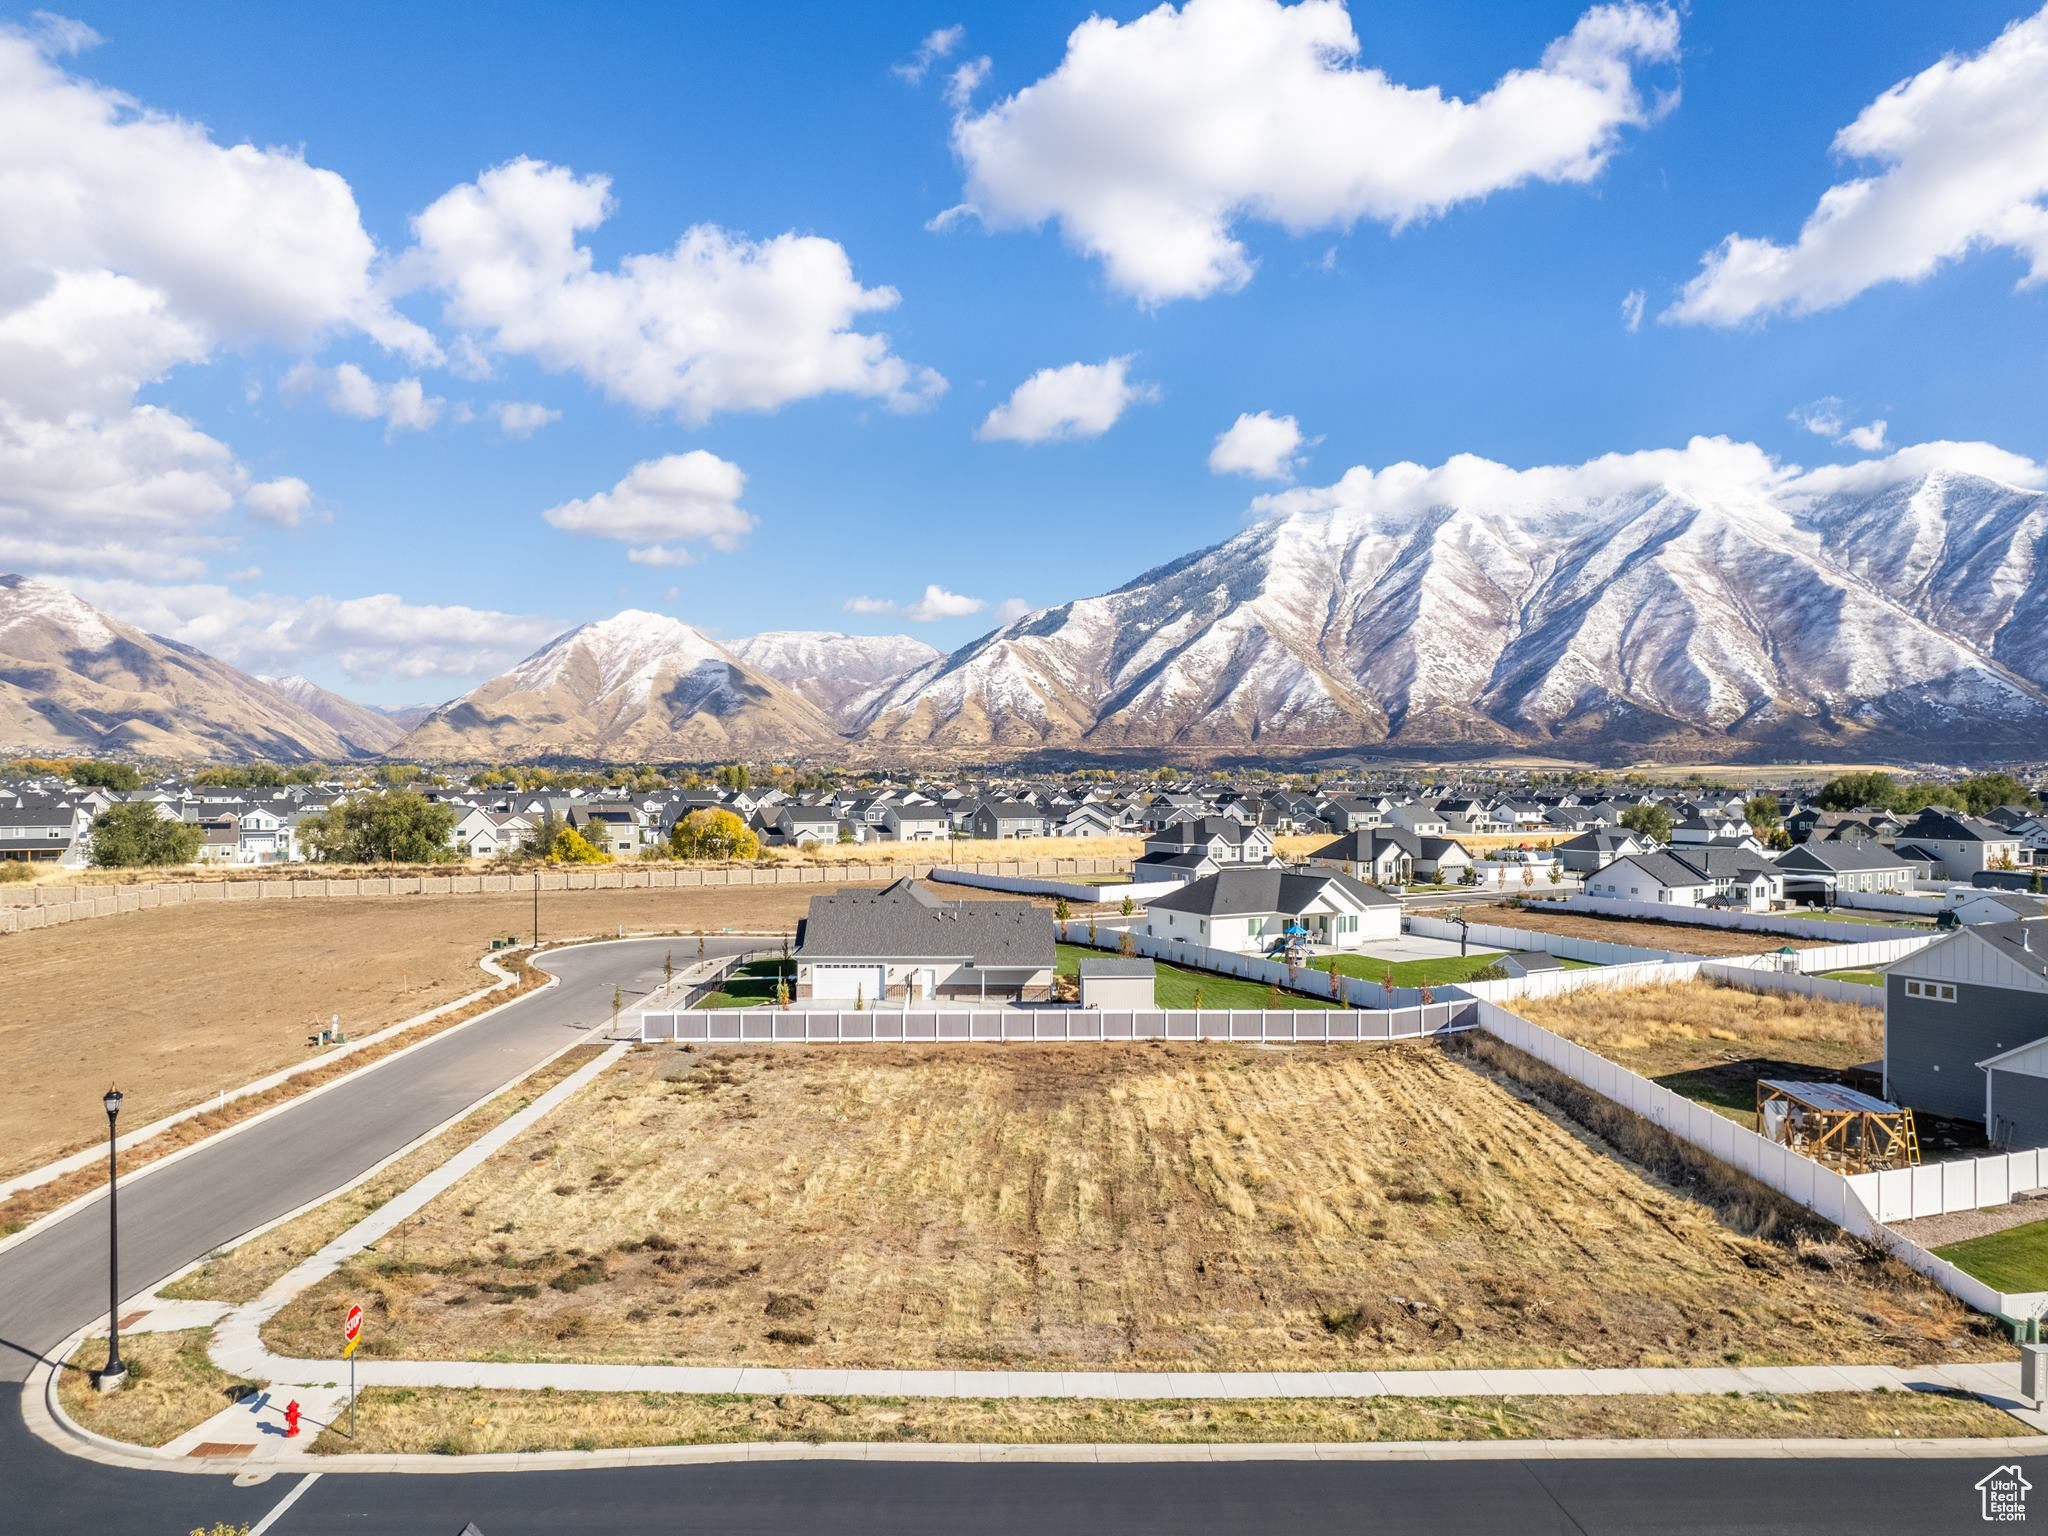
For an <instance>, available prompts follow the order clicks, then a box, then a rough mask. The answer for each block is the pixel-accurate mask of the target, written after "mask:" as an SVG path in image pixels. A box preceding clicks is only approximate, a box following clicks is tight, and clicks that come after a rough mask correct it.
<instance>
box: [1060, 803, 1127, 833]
mask: <svg viewBox="0 0 2048 1536" xmlns="http://www.w3.org/2000/svg"><path fill="white" fill-rule="evenodd" d="M1052 830H1053V835H1054V836H1055V837H1114V836H1116V835H1117V834H1118V832H1119V831H1120V830H1121V828H1120V827H1119V826H1118V823H1117V818H1116V814H1115V812H1113V811H1108V810H1105V809H1104V808H1103V807H1101V806H1099V805H1096V804H1094V803H1093V802H1086V803H1083V804H1081V805H1077V806H1075V807H1073V808H1072V809H1071V810H1069V811H1067V812H1066V813H1065V814H1064V815H1063V816H1061V817H1060V821H1059V825H1058V826H1056V827H1054V828H1053V829H1052Z"/></svg>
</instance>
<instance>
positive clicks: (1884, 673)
mask: <svg viewBox="0 0 2048 1536" xmlns="http://www.w3.org/2000/svg"><path fill="white" fill-rule="evenodd" d="M1593 467H1594V466H1587V468H1588V469H1592V468H1593ZM1402 468H1403V469H1404V470H1413V469H1414V468H1415V467H1414V466H1403V467H1402ZM1491 468H1495V469H1498V468H1499V467H1498V466H1491ZM1353 473H1354V476H1358V477H1362V478H1359V479H1354V478H1353V476H1347V477H1346V479H1345V480H1344V481H1342V482H1340V483H1339V484H1338V485H1336V486H1331V487H1327V488H1324V489H1322V490H1317V491H1304V492H1295V493H1283V494H1282V495H1280V496H1276V497H1273V498H1271V499H1270V500H1269V502H1268V503H1267V506H1268V509H1269V511H1270V514H1271V515H1269V516H1266V517H1265V518H1263V519H1262V520H1261V521H1259V522H1257V523H1256V524H1254V525H1253V526H1251V527H1249V528H1247V529H1246V530H1245V531H1244V532H1242V533H1240V534H1238V535H1237V536H1236V537H1234V538H1232V539H1229V540H1227V541H1226V542H1224V543H1222V544H1219V545H1217V546H1215V547H1214V548H1211V549H1207V550H1203V551H1201V552H1199V553H1197V554H1193V555H1190V556H1187V557H1186V558H1184V559H1181V560H1177V561H1174V562H1173V563H1171V564H1169V565H1164V566H1160V567H1159V568H1157V569H1155V570H1152V571H1149V572H1147V573H1146V574H1144V575H1143V576H1140V577H1139V578H1138V579H1137V580H1135V581H1133V582H1131V583H1130V584H1129V585H1127V586H1124V587H1121V588H1119V589H1117V590H1116V591H1114V592H1110V593H1107V594H1105V595H1103V596H1100V597H1092V598H1085V599H1082V600H1080V601H1078V602H1071V603H1065V604H1062V605H1060V606H1058V607H1055V608H1048V609H1044V610H1041V611H1040V612H1037V613H1033V614H1028V615H1026V616H1025V617H1023V618H1021V619H1018V620H1016V621H1015V622H1013V623H1010V624H1007V625H1005V626H1003V627H1002V628H1001V629H998V630H996V631H995V632H994V633H992V634H990V635H987V636H985V637H984V638H982V639H980V640H978V641H976V642H974V643H973V644H972V645H969V646H967V647H965V648H963V649H962V650H960V651H957V652H955V653H954V654H953V655H951V656H948V657H944V658H942V659H941V660H939V661H935V662H932V663H929V664H927V665H926V666H924V667H922V668H920V669H919V670H918V671H916V672H914V673H912V674H911V675H910V676H909V677H906V678H904V679H903V680H902V681H901V682H899V683H897V684H895V685H894V686H893V687H890V688H888V689H886V690H885V691H884V692H882V693H881V694H880V695H879V696H877V697H876V698H875V699H874V700H873V701H872V702H871V703H870V704H869V705H868V707H867V709H866V710H865V712H864V713H863V715H862V716H861V717H860V718H859V720H858V721H857V726H858V728H859V730H860V731H861V733H862V734H863V735H864V736H866V737H867V738H869V739H871V740H875V741H879V742H886V743H892V744H899V745H905V746H908V745H911V744H922V743H926V742H930V743H934V744H939V745H954V746H961V747H969V746H985V745H1001V746H1018V747H1022V746H1035V745H1039V744H1041V743H1045V744H1086V745H1091V746H1097V747H1103V748H1117V747H1144V746H1182V747H1238V746H1252V745H1264V746H1328V745H1338V744H1347V743H1350V744H1356V743H1374V742H1381V741H1395V742H1407V743H1443V742H1473V743H1502V744H1506V743H1511V742H1514V743H1557V744H1560V745H1573V746H1577V747H1581V748H1586V749H1593V750H1597V749H1599V748H1600V747H1602V746H1604V745H1608V744H1615V745H1619V744H1636V745H1642V744H1649V743H1653V742H1655V743H1664V744H1669V745H1700V746H1706V745H1710V744H1713V743H1715V742H1721V743H1723V744H1725V743H1726V742H1727V741H1728V740H1730V739H1731V738H1732V739H1733V740H1735V741H1739V742H1764V741H1772V742H1784V743H1786V744H1791V743H1797V742H1812V743H1815V744H1819V743H1822V742H1844V741H1847V740H1853V739H1867V740H1869V741H1871V742H1873V743H1876V742H1881V741H1898V742H1906V741H1912V742H1918V743H1940V744H1941V745H1943V746H1944V747H1945V748H1946V749H1947V750H1949V751H1951V752H1953V751H1956V750H1957V749H1958V748H1967V749H1973V750H1984V749H1988V748H1995V747H2008V748H2010V747H2019V746H2026V745H2031V746H2033V747H2035V748H2037V749H2038V747H2039V746H2040V744H2041V743H2042V742H2043V741H2048V623H2044V620H2048V536H2044V522H2048V496H2044V494H2043V493H2042V492H2041V491H2038V490H2032V489H2027V488H2025V487H2022V486H2018V485H2012V484H2007V483H2004V482H2001V481H1998V480H1995V479H1991V478H1988V477H1985V476H1981V475H1976V474H1965V473H1960V472H1957V471H1953V470H1941V471H1935V472H1931V473H1924V474H1920V475H1916V476H1910V477H1905V478H1902V479H1900V480H1898V481H1897V482H1896V483H1891V484H1884V485H1878V486H1869V487H1867V486H1862V485H1857V484H1831V483H1830V482H1829V481H1828V479H1826V478H1825V477H1823V476H1821V475H1819V474H1816V475H1812V476H1804V477H1776V478H1764V479H1760V480H1758V481H1756V482H1754V483H1747V484H1734V485H1732V486H1731V485H1729V484H1715V483H1712V480H1711V477H1707V482H1706V483H1684V482H1678V481H1666V482H1662V483H1650V484H1640V483H1639V484H1635V485H1623V486H1621V487H1620V488H1617V489H1613V490H1605V489H1596V490H1595V491H1594V492H1593V493H1591V494H1589V493H1587V492H1586V491H1585V490H1584V489H1582V488H1581V486H1582V484H1583V483H1584V482H1588V481H1590V482H1594V483H1595V484H1596V485H1597V483H1598V480H1599V477H1598V476H1593V475H1585V474H1579V475H1578V476H1577V477H1576V479H1574V480H1571V481H1570V482H1569V483H1568V484H1567V485H1566V486H1565V488H1564V489H1563V490H1562V491H1559V490H1557V489H1556V488H1555V487H1552V488H1551V493H1549V494H1545V493H1544V492H1545V486H1546V482H1545V481H1544V480H1542V479H1541V478H1540V476H1539V475H1538V472H1531V473H1530V474H1527V475H1512V476H1505V477H1506V479H1507V480H1508V481H1510V482H1511V483H1509V484H1507V485H1505V486H1503V485H1502V484H1500V483H1498V481H1497V480H1489V479H1487V478H1486V477H1485V476H1483V475H1469V476H1466V477H1465V479H1464V480H1462V481H1461V480H1459V479H1457V478H1455V477H1445V478H1444V480H1443V481H1442V483H1441V484H1439V483H1438V482H1436V481H1429V483H1428V485H1427V487H1426V488H1425V489H1423V490H1422V491H1420V492H1419V493H1417V494H1410V495H1401V494H1395V493H1393V492H1391V491H1390V490H1389V489H1388V476H1391V475H1392V473H1393V472H1391V471H1389V472H1386V475H1383V476H1382V477H1381V478H1380V479H1379V480H1378V481H1375V479H1374V477H1373V476H1372V475H1371V474H1370V472H1368V471H1354V472H1353ZM1431 473H1434V472H1431ZM1503 473H1504V475H1505V472H1503ZM1417 478H1418V479H1421V480H1427V479H1428V476H1427V475H1426V474H1425V473H1424V472H1421V471H1417ZM1618 478H1619V477H1618ZM1688 478H1690V477H1688Z"/></svg>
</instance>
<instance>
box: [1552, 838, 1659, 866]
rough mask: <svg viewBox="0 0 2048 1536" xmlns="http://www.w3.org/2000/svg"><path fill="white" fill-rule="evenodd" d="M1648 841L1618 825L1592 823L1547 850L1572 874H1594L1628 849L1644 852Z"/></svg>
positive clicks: (1628, 853)
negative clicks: (1609, 825)
mask: <svg viewBox="0 0 2048 1536" xmlns="http://www.w3.org/2000/svg"><path fill="white" fill-rule="evenodd" d="M1650 846H1651V845H1650V841H1649V839H1647V838H1643V837H1638V836H1636V834H1635V833H1633V832H1630V831H1627V830H1626V829H1624V828H1620V827H1594V828H1592V829H1591V830H1590V831H1586V832H1581V833H1580V834H1579V835H1578V836H1577V837H1570V838H1566V839H1565V840H1564V841H1563V842H1561V843H1559V844H1558V845H1557V846H1556V847H1555V848H1554V849H1552V850H1551V851H1552V852H1553V853H1555V854H1556V855H1557V861H1558V863H1560V864H1562V865H1563V866H1564V867H1565V869H1566V870H1567V871H1568V872H1569V873H1571V874H1574V875H1595V874H1598V873H1599V872H1600V871H1601V870H1603V869H1605V868H1606V867H1607V866H1608V865H1610V864H1612V863H1613V862H1614V861H1615V860H1616V859H1622V858H1627V857H1628V856H1629V855H1630V854H1632V853H1648V852H1649V851H1650Z"/></svg>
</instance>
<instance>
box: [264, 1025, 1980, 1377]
mask: <svg viewBox="0 0 2048 1536" xmlns="http://www.w3.org/2000/svg"><path fill="white" fill-rule="evenodd" d="M1773 1209H1774V1210H1775V1207H1773ZM1772 1221H1773V1224H1774V1225H1775V1226H1776V1227H1777V1237H1776V1239H1775V1240H1770V1241H1766V1240H1761V1239H1758V1238H1753V1237H1747V1236H1743V1235H1741V1234H1738V1233H1737V1232H1735V1231H1732V1230H1730V1229H1729V1228H1728V1227H1726V1226H1724V1225H1723V1224H1722V1223H1721V1222H1720V1221H1719V1220H1718V1219H1717V1218H1716V1216H1715V1215H1714V1213H1713V1211H1712V1210H1711V1209H1709V1208H1708V1207H1707V1206H1705V1205H1703V1204H1700V1203H1698V1202H1696V1201H1693V1200H1690V1199H1687V1198H1685V1197H1682V1196H1680V1195H1678V1194H1676V1193H1675V1192H1673V1191H1672V1190H1670V1189H1668V1188H1666V1187H1663V1186H1660V1185H1658V1184H1656V1183H1654V1182H1653V1181H1652V1180H1651V1179H1650V1178H1649V1177H1647V1176H1646V1175H1645V1174H1644V1173H1643V1172H1642V1171H1641V1170H1639V1169H1638V1168H1636V1167H1635V1166H1634V1165H1632V1164H1628V1163H1625V1162H1623V1161H1621V1160H1619V1159H1618V1158H1617V1157H1615V1156H1613V1155H1612V1154H1611V1153H1609V1152H1608V1151H1607V1150H1605V1149H1604V1147H1603V1146H1602V1145H1601V1144H1599V1143H1595V1142H1592V1141H1590V1140H1589V1139H1588V1138H1587V1137H1586V1136H1585V1134H1584V1133H1582V1132H1580V1131H1578V1130H1577V1129H1576V1128H1573V1127H1570V1126H1568V1125H1567V1124H1565V1123H1563V1122H1562V1121H1561V1120H1560V1119H1559V1118H1558V1117H1556V1116H1555V1115H1554V1114H1552V1113H1550V1112H1548V1111H1547V1110H1546V1109H1544V1108H1540V1107H1537V1106H1535V1105H1533V1104H1531V1103H1529V1102H1527V1101H1526V1099H1525V1098H1524V1097H1523V1096H1521V1095H1519V1094H1517V1093H1514V1092H1510V1091H1509V1089H1508V1088H1507V1087H1505V1086H1503V1085H1502V1084H1501V1083H1499V1082H1497V1081H1496V1080H1495V1079H1494V1078H1492V1077H1490V1076H1487V1075H1485V1074H1484V1073H1482V1072H1481V1071H1480V1070H1478V1069H1477V1068H1476V1067H1474V1066H1473V1065H1470V1064H1467V1062H1466V1061H1464V1060H1463V1059H1460V1058H1455V1057H1452V1056H1450V1055H1447V1054H1445V1053H1443V1052H1440V1051H1439V1050H1437V1049H1436V1048H1434V1047H1432V1046H1427V1045H1409V1046H1394V1047H1328V1048H1310V1049H1302V1050H1295V1051H1278V1050H1260V1049H1256V1048H1239V1047H1228V1046H1212V1045H1200V1046H1194V1045H1190V1046H1184V1047H1164V1046H1160V1047H1146V1048H1139V1049H1134V1050H1132V1049H1117V1048H1109V1049H1104V1048H1099V1047H1090V1048H1074V1047H1033V1046H1013V1047H996V1046H992V1047H985V1048H984V1047H953V1048H946V1049H943V1050H935V1049H918V1048H898V1047H882V1048H877V1049H872V1050H869V1049H862V1050H857V1051H856V1050H847V1051H832V1050H825V1049H792V1048H781V1049H768V1050H751V1051H750V1050H740V1049H734V1050H705V1049H699V1050H696V1051H689V1050H678V1049H675V1048H673V1047H654V1046H650V1047H644V1048H641V1049H640V1050H638V1051H635V1052H634V1053H632V1054H631V1055H629V1056H628V1057H627V1059H626V1060H625V1061H624V1062H623V1063H622V1064H621V1065H620V1066H619V1067H617V1068H615V1069H614V1070H613V1071H612V1072H611V1073H610V1074H608V1075H607V1076H606V1077H605V1078H603V1079H601V1080H600V1081H598V1082H596V1083H594V1084H592V1085H591V1086H590V1087H589V1088H588V1089H586V1090H585V1091H584V1092H583V1093H582V1094H581V1095H579V1096H578V1098H577V1099H576V1100H574V1101H572V1102H571V1103H570V1104H568V1105H565V1106H564V1107H563V1108H562V1109H561V1110H558V1111H557V1112H556V1114H555V1115H554V1116H552V1117H551V1118H550V1119H549V1120H547V1121H545V1122H543V1123H542V1124H540V1125H538V1126H536V1127H534V1128H533V1129H531V1130H530V1131H529V1132H528V1133H527V1134H526V1135H525V1136H523V1137H521V1138H520V1139H519V1140H517V1141H515V1142H514V1143H513V1144H511V1145H510V1146H508V1147H506V1148H505V1149H504V1150H503V1151H502V1152H500V1153H499V1154H498V1155H497V1156H496V1157H494V1158H492V1159H491V1160H490V1161H489V1162H487V1163H486V1164H485V1165H484V1166H483V1167H481V1168H480V1169H478V1170H477V1171H476V1172H475V1173H473V1174H472V1175H470V1177H469V1178H467V1179H466V1180H464V1181H463V1182H461V1183H459V1184H458V1185H456V1186H455V1187H454V1188H453V1189H451V1190H449V1191H448V1192H447V1193H446V1194H444V1195H442V1196H441V1197H440V1198H439V1199H438V1200H436V1201H435V1202H433V1203H432V1204H431V1205H429V1206H428V1207H427V1208H426V1209H425V1210H424V1211H423V1212H422V1213H421V1215H420V1217H419V1218H418V1219H417V1220H416V1221H413V1222H408V1223H407V1224H406V1225H405V1226H404V1228H403V1229H402V1230H401V1231H399V1232H396V1233H393V1234H392V1235H390V1236H389V1237H387V1238H385V1239H384V1240H383V1241H382V1242H381V1243H379V1244H378V1246H377V1248H376V1249H375V1250H374V1251H373V1252H368V1253H365V1254H363V1255H362V1256H360V1257H359V1258H358V1259H356V1260H354V1261H352V1262H350V1263H349V1264H347V1265H345V1266H344V1267H343V1268H342V1269H341V1271H340V1272H339V1273H338V1274H336V1275H335V1276H333V1277H331V1278H330V1279H329V1280H328V1281H326V1282H323V1283H322V1284H321V1285H319V1286H316V1287H315V1288H314V1289H313V1290H311V1291H309V1292H307V1293H306V1294H305V1295H304V1296H302V1297H300V1298H299V1299H298V1300H297V1301H295V1302H294V1303H292V1304H291V1305H290V1306H288V1307H287V1308H286V1309H285V1310H284V1311H283V1312H281V1313H280V1314H279V1315H278V1316H277V1317H276V1318H275V1319H273V1321H272V1322H271V1324H270V1325H269V1327H268V1329H267V1330H266V1337H267V1338H268V1339H269V1340H270V1342H271V1344H272V1346H273V1347H275V1348H278V1349H280V1350H282V1351H283V1352H285V1353H289V1354H298V1355H316V1356H326V1355H332V1354H333V1353H334V1351H335V1349H336V1347H337V1346H336V1340H337V1338H338V1334H337V1332H336V1327H335V1323H336V1319H338V1318H339V1316H340V1314H341V1310H342V1308H343V1307H344V1305H345V1300H346V1299H351V1298H352V1299H355V1300H359V1301H361V1302H362V1303H363V1305H364V1306H365V1307H366V1308H367V1309H368V1311H369V1313H370V1319H371V1326H370V1327H368V1328H366V1329H365V1331H364V1337H365V1338H366V1340H368V1341H369V1342H368V1343H367V1345H366V1346H365V1347H366V1348H367V1349H369V1350H370V1351H371V1352H372V1353H374V1354H380V1355H386V1356H396V1357H407V1358H500V1359H535V1358H539V1359H593V1360H609V1361H653V1362H666V1361H679V1362H685V1363H691V1364H720V1363H732V1362H735V1361H737V1362H742V1363H749V1364H774V1365H820V1366H874V1367H903V1368H909V1367H951V1368H968V1367H980V1366H985V1367H991V1368H1013V1369H1069V1368H1086V1367H1090V1366H1097V1367H1117V1368H1128V1369H1162V1370H1163V1369H1184V1368H1196V1367H1202V1368H1214V1369H1227V1370H1261V1369H1316V1368H1334V1367H1339V1366H1343V1367H1367V1368H1370V1367H1377V1366H1387V1367H1404V1366H1423V1367H1427V1366H1438V1367H1450V1366H1484V1365H1498V1366H1510V1365H1513V1366H1546V1365H1558V1364H1584V1365H1598V1366H1633V1365H1664V1364H1683V1365H1714V1364H1722V1363H1771V1362H1786V1361H1813V1360H1832V1361H1897V1362H1910V1361H1921V1360H1929V1359H1936V1358H1939V1359H1957V1358H1973V1357H1984V1356H1985V1354H1986V1352H1987V1351H1990V1350H1993V1349H1995V1348H1996V1345H1995V1344H1993V1343H1992V1342H1991V1341H1990V1340H1988V1339H1987V1338H1986V1337H1985V1336H1984V1335H1983V1334H1982V1333H1981V1332H1980V1331H1979V1329H1980V1327H1981V1324H1980V1323H1978V1322H1973V1321H1972V1320H1971V1319H1970V1318H1969V1317H1968V1315H1967V1314H1966V1313H1964V1312H1963V1311H1962V1310H1961V1309H1960V1308H1959V1307H1958V1306H1957V1305H1956V1304H1955V1303H1954V1302H1953V1301H1951V1300H1950V1299H1949V1298H1947V1297H1946V1296H1944V1295H1942V1294H1941V1293H1939V1292H1938V1291H1936V1290H1935V1289H1934V1288H1933V1287H1931V1286H1929V1285H1927V1284H1926V1283H1924V1282H1923V1281H1921V1280H1920V1279H1919V1278H1918V1277H1916V1276H1912V1275H1910V1274H1909V1273H1908V1272H1906V1271H1904V1270H1903V1269H1901V1268H1899V1267H1898V1266H1896V1265H1894V1264H1892V1263H1890V1262H1888V1261H1879V1260H1875V1259H1872V1258H1871V1257H1869V1256H1868V1255H1866V1254H1864V1253H1862V1252H1860V1251H1858V1250H1855V1249H1853V1248H1851V1247H1849V1246H1848V1245H1846V1244H1845V1243H1843V1242H1841V1241H1839V1239H1838V1237H1837V1238H1829V1237H1827V1236H1826V1235H1825V1234H1822V1233H1820V1232H1818V1231H1817V1230H1816V1229H1812V1228H1810V1227H1806V1228H1802V1227H1799V1226H1798V1224H1797V1222H1796V1220H1795V1219H1794V1218H1792V1217H1791V1216H1790V1215H1789V1214H1782V1215H1774V1216H1773V1218H1772Z"/></svg>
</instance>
